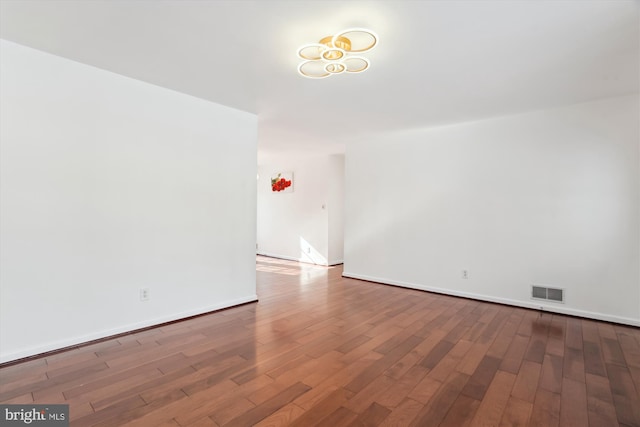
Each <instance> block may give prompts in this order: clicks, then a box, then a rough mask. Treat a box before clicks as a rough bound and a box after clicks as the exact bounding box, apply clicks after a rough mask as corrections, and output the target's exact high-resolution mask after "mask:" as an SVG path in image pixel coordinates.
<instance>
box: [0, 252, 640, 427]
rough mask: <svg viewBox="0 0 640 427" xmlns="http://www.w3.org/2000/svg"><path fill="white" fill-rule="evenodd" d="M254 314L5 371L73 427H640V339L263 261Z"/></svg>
mask: <svg viewBox="0 0 640 427" xmlns="http://www.w3.org/2000/svg"><path fill="white" fill-rule="evenodd" d="M257 269H258V295H259V297H260V301H259V303H254V304H248V305H244V306H240V307H236V308H232V309H229V310H225V311H221V312H217V313H213V314H210V315H206V316H201V317H198V318H194V319H190V320H187V321H184V322H179V323H174V324H171V325H167V326H164V327H160V328H155V329H151V330H147V331H144V332H141V333H137V334H133V335H128V336H125V337H121V338H118V339H113V340H109V341H104V342H101V343H99V344H93V345H90V346H86V347H82V348H79V349H75V350H71V351H67V352H64V353H59V354H56V355H53V356H50V357H45V358H40V359H37V360H32V361H29V362H25V363H21V364H17V365H13V366H8V367H5V368H2V369H1V370H0V385H1V388H0V402H2V403H32V402H35V403H48V404H52V403H68V404H69V405H70V415H71V420H72V422H71V425H72V426H123V425H126V426H141V427H158V426H189V427H196V426H197V427H204V426H254V425H256V426H285V425H291V426H305V427H306V426H314V425H319V426H331V427H336V426H361V425H368V426H455V427H460V426H526V425H529V426H544V427H550V426H563V427H564V426H580V427H584V426H592V427H593V426H616V425H620V426H629V427H631V426H640V329H638V328H633V327H627V326H621V325H615V324H610V323H604V322H597V321H592V320H586V319H577V318H572V317H567V316H562V315H554V314H549V313H543V314H541V313H538V312H535V311H530V310H525V309H520V308H514V307H507V306H501V305H497V304H490V303H483V302H478V301H472V300H465V299H461V298H454V297H448V296H444V295H437V294H430V293H426V292H420V291H414V290H409V289H402V288H396V287H391V286H384V285H377V284H373V283H367V282H362V281H358V280H352V279H345V278H342V277H341V272H342V268H341V266H339V267H333V268H324V267H319V266H313V265H304V264H297V263H293V262H288V261H281V260H276V259H271V258H263V257H259V258H258V260H257Z"/></svg>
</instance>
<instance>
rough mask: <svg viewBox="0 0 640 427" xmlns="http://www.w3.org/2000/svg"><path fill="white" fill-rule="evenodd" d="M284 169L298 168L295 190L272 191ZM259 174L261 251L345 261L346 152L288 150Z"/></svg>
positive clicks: (322, 261) (321, 260)
mask: <svg viewBox="0 0 640 427" xmlns="http://www.w3.org/2000/svg"><path fill="white" fill-rule="evenodd" d="M278 172H293V189H294V191H293V192H292V193H283V192H276V193H274V192H272V191H271V177H272V176H274V175H275V174H277V173H278ZM258 176H259V179H258V215H257V234H258V239H257V243H258V248H257V252H258V253H259V254H262V255H268V256H273V257H277V258H283V259H291V260H296V261H302V262H309V263H314V264H321V265H333V264H338V263H341V262H342V253H341V250H340V248H341V246H342V240H343V236H342V216H343V208H344V206H343V205H342V198H341V197H340V192H342V191H343V187H344V156H342V155H331V156H329V155H319V156H318V155H311V156H306V155H304V154H288V155H283V156H281V157H279V158H278V160H273V161H271V162H270V163H268V164H262V165H259V166H258ZM330 224H331V226H332V228H333V230H330V227H329V226H330Z"/></svg>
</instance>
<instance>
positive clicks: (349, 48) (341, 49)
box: [298, 28, 378, 79]
mask: <svg viewBox="0 0 640 427" xmlns="http://www.w3.org/2000/svg"><path fill="white" fill-rule="evenodd" d="M376 44H378V36H377V35H376V34H375V33H374V32H373V31H371V30H366V29H364V28H350V29H348V30H343V31H340V32H339V33H337V34H336V35H334V36H327V37H324V38H323V39H321V40H320V41H319V42H318V43H311V44H306V45H304V46H301V47H300V48H299V49H298V57H299V58H301V59H304V62H301V63H300V65H298V73H300V74H301V75H302V76H304V77H308V78H310V79H323V78H325V77H329V76H332V75H334V74H342V73H361V72H363V71H364V70H366V69H367V68H369V60H368V59H367V58H365V57H364V56H361V55H360V54H361V53H363V52H367V51H369V50H371V49H373V47H374V46H375V45H376Z"/></svg>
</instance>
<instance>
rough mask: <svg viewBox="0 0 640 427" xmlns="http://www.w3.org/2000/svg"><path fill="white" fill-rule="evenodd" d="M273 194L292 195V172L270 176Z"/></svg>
mask: <svg viewBox="0 0 640 427" xmlns="http://www.w3.org/2000/svg"><path fill="white" fill-rule="evenodd" d="M271 191H272V192H273V193H293V172H278V173H277V174H274V175H272V176H271Z"/></svg>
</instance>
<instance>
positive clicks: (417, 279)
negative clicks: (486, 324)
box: [344, 96, 640, 325]
mask: <svg viewBox="0 0 640 427" xmlns="http://www.w3.org/2000/svg"><path fill="white" fill-rule="evenodd" d="M639 141H640V137H639V108H638V96H628V97H620V98H612V99H606V100H602V101H597V102H591V103H585V104H580V105H572V106H567V107H563V108H554V109H548V110H544V111H539V112H533V113H528V114H522V115H514V116H509V117H502V118H496V119H491V120H484V121H479V122H473V123H467V124H459V125H454V126H447V127H440V128H432V129H416V130H407V131H403V132H397V133H393V134H386V135H378V136H377V137H375V138H371V139H367V140H362V141H359V142H357V143H354V144H353V145H348V146H347V152H346V184H347V185H346V209H345V272H344V275H345V276H347V277H355V278H362V279H367V280H373V281H377V282H383V283H389V284H396V285H401V286H407V287H412V288H418V289H426V290H434V291H437V292H444V293H448V294H453V295H462V296H469V297H473V298H479V299H484V300H489V301H498V302H503V303H507V304H514V305H520V306H525V307H544V309H545V310H550V311H556V312H564V313H569V314H576V315H580V316H586V317H593V318H599V319H605V320H611V321H616V322H621V323H628V324H634V325H640V248H639V246H640V206H639V205H640V203H639V197H640V142H639ZM462 270H468V275H469V278H468V279H462V277H461V276H462V275H461V271H462ZM532 284H541V285H548V286H552V287H561V288H565V289H566V303H565V304H553V303H546V302H544V303H539V302H534V301H533V300H531V299H530V286H531V285H532Z"/></svg>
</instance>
